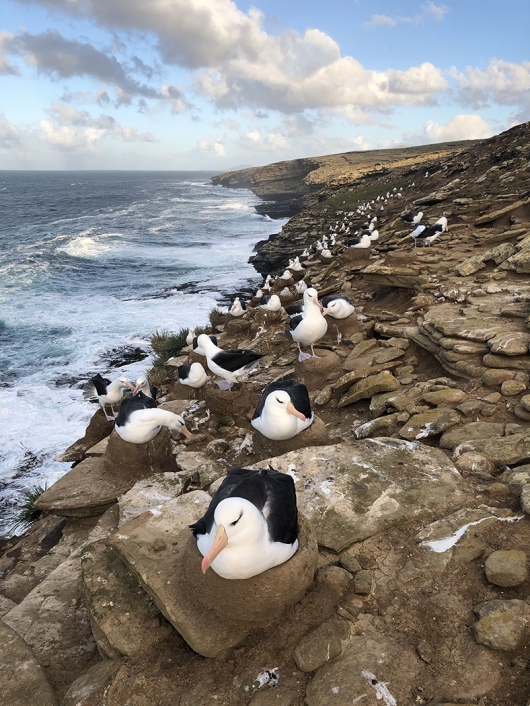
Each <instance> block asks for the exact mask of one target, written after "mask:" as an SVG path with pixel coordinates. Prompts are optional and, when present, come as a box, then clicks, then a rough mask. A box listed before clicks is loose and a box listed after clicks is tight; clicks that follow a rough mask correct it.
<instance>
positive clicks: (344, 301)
mask: <svg viewBox="0 0 530 706" xmlns="http://www.w3.org/2000/svg"><path fill="white" fill-rule="evenodd" d="M322 306H324V307H325V310H326V313H327V314H329V315H330V316H332V317H333V318H334V319H347V318H348V316H351V315H352V314H353V312H354V311H355V307H354V306H353V304H352V303H351V301H350V300H349V299H348V297H345V296H344V295H343V294H331V295H329V296H327V297H324V298H323V299H322Z"/></svg>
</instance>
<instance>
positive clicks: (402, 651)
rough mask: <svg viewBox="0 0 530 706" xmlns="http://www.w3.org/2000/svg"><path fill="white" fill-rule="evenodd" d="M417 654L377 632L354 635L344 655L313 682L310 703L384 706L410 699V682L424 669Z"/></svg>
mask: <svg viewBox="0 0 530 706" xmlns="http://www.w3.org/2000/svg"><path fill="white" fill-rule="evenodd" d="M420 665H421V662H420V660H419V659H418V657H417V656H416V655H415V653H414V652H413V651H412V650H410V649H408V648H407V647H405V646H403V645H400V644H398V643H397V642H394V641H393V640H392V639H390V638H387V637H384V636H383V635H379V634H377V633H373V634H370V635H360V636H359V635H354V636H352V637H351V638H350V640H349V643H348V645H347V646H346V647H345V649H344V651H343V655H342V657H340V658H339V659H336V660H335V661H334V662H331V663H329V664H326V665H325V666H323V667H322V668H321V669H319V670H318V671H317V673H316V674H315V676H314V677H313V679H312V680H311V681H310V682H309V684H308V686H307V691H306V700H305V703H306V705H307V706H338V704H341V703H344V704H346V703H356V700H357V701H359V699H361V703H362V704H363V706H381V704H382V703H386V704H388V706H391V704H396V703H398V704H405V703H409V701H410V698H409V697H410V685H411V683H413V682H414V679H415V677H416V675H417V674H418V672H419V670H420Z"/></svg>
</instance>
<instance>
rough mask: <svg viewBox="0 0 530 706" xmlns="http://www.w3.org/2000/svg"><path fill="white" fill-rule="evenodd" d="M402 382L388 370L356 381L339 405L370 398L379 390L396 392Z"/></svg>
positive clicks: (343, 405) (342, 405)
mask: <svg viewBox="0 0 530 706" xmlns="http://www.w3.org/2000/svg"><path fill="white" fill-rule="evenodd" d="M400 387H401V383H400V382H399V381H398V380H397V379H396V378H395V377H394V376H393V375H392V373H390V372H389V371H388V370H383V371H382V372H380V373H377V375H370V377H367V378H363V379H362V380H359V381H358V382H355V383H354V384H353V385H352V386H351V387H350V389H349V390H348V392H346V393H345V394H344V395H343V396H342V397H341V398H340V400H339V405H338V406H339V407H346V406H347V405H349V404H353V403H354V402H358V401H359V400H363V399H368V398H370V397H372V396H373V395H376V394H377V393H379V392H394V391H395V390H397V389H398V388H400Z"/></svg>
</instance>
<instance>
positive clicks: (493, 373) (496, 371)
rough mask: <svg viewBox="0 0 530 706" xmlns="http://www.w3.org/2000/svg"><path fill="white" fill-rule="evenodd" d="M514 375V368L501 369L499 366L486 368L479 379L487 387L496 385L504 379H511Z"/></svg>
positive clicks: (500, 383)
mask: <svg viewBox="0 0 530 706" xmlns="http://www.w3.org/2000/svg"><path fill="white" fill-rule="evenodd" d="M514 377H515V371H514V370H501V369H500V368H493V369H491V370H486V372H485V373H484V374H483V375H482V377H481V380H482V382H483V383H484V385H487V386H488V387H497V386H499V385H502V383H503V382H505V381H506V380H513V378H514Z"/></svg>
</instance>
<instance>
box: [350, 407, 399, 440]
mask: <svg viewBox="0 0 530 706" xmlns="http://www.w3.org/2000/svg"><path fill="white" fill-rule="evenodd" d="M400 421H401V422H402V421H403V420H402V419H401V412H395V413H394V414H387V415H386V416H384V417H376V419H372V420H370V421H369V422H365V423H364V424H361V425H360V426H358V427H357V428H356V429H355V431H354V434H355V438H356V439H369V438H372V439H373V438H374V437H377V436H391V435H392V434H393V433H394V432H396V431H397V430H398V427H399V426H400Z"/></svg>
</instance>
